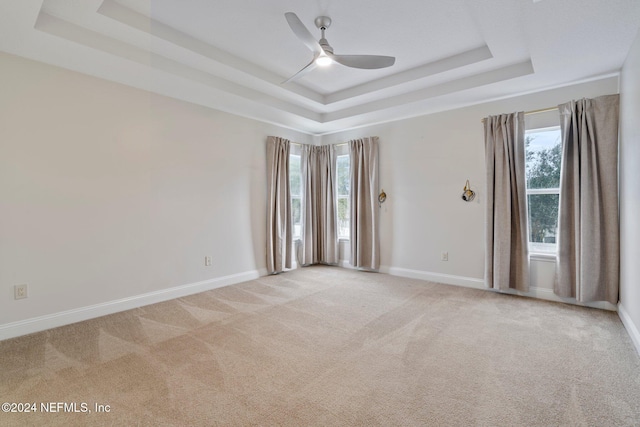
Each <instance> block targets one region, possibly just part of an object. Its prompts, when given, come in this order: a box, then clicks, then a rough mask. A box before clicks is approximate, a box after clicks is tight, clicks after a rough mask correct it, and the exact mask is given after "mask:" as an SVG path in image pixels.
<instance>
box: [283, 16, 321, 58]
mask: <svg viewBox="0 0 640 427" xmlns="http://www.w3.org/2000/svg"><path fill="white" fill-rule="evenodd" d="M284 17H285V18H287V22H288V23H289V26H290V27H291V29H292V30H293V32H294V34H295V35H296V36H298V38H299V39H300V40H301V41H302V43H304V44H305V45H306V46H307V47H308V48H309V49H311V51H312V52H313V53H314V54H315V55H320V54H321V53H322V47H320V44H319V43H318V41H317V40H316V39H315V38H314V37H313V36H312V35H311V33H310V32H309V30H307V27H305V26H304V24H303V23H302V21H301V20H300V18H298V15H296V14H295V13H293V12H287V13H285V14H284Z"/></svg>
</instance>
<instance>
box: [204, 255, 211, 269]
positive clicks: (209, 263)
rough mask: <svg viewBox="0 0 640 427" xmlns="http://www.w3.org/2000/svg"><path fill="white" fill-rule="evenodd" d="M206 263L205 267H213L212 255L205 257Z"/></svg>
mask: <svg viewBox="0 0 640 427" xmlns="http://www.w3.org/2000/svg"><path fill="white" fill-rule="evenodd" d="M204 265H205V267H211V257H210V256H206V257H204Z"/></svg>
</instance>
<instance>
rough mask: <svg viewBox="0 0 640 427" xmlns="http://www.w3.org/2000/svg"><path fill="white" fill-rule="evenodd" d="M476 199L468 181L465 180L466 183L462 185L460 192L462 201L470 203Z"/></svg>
mask: <svg viewBox="0 0 640 427" xmlns="http://www.w3.org/2000/svg"><path fill="white" fill-rule="evenodd" d="M475 197H476V192H475V191H473V190H471V186H470V185H469V180H467V183H466V184H465V185H464V190H463V192H462V200H464V201H465V202H470V201H472V200H473V199H475Z"/></svg>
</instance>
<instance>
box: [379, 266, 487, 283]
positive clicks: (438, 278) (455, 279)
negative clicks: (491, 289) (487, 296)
mask: <svg viewBox="0 0 640 427" xmlns="http://www.w3.org/2000/svg"><path fill="white" fill-rule="evenodd" d="M380 272H381V273H387V274H390V275H392V276H399V277H407V278H409V279H419V280H427V281H430V282H437V283H444V284H445V285H455V286H463V287H466V288H474V289H486V287H485V285H484V280H482V279H476V278H473V277H464V276H453V275H451V274H442V273H431V272H428V271H420V270H409V269H406V268H399V267H390V266H386V265H383V266H380Z"/></svg>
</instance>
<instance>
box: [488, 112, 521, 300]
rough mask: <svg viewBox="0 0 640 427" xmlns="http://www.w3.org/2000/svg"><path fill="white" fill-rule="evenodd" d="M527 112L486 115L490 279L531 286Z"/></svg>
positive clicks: (493, 284)
mask: <svg viewBox="0 0 640 427" xmlns="http://www.w3.org/2000/svg"><path fill="white" fill-rule="evenodd" d="M524 131H525V128H524V113H523V112H518V113H512V114H502V115H499V116H489V117H487V118H485V120H484V143H485V161H486V170H487V189H486V190H487V203H486V225H485V227H486V228H485V231H486V256H485V282H486V285H487V287H489V288H493V289H499V290H507V289H517V290H519V291H522V292H527V291H528V290H529V252H528V241H529V238H528V230H527V195H526V191H527V189H526V182H525V179H526V178H525V142H524V140H525V138H524Z"/></svg>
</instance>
